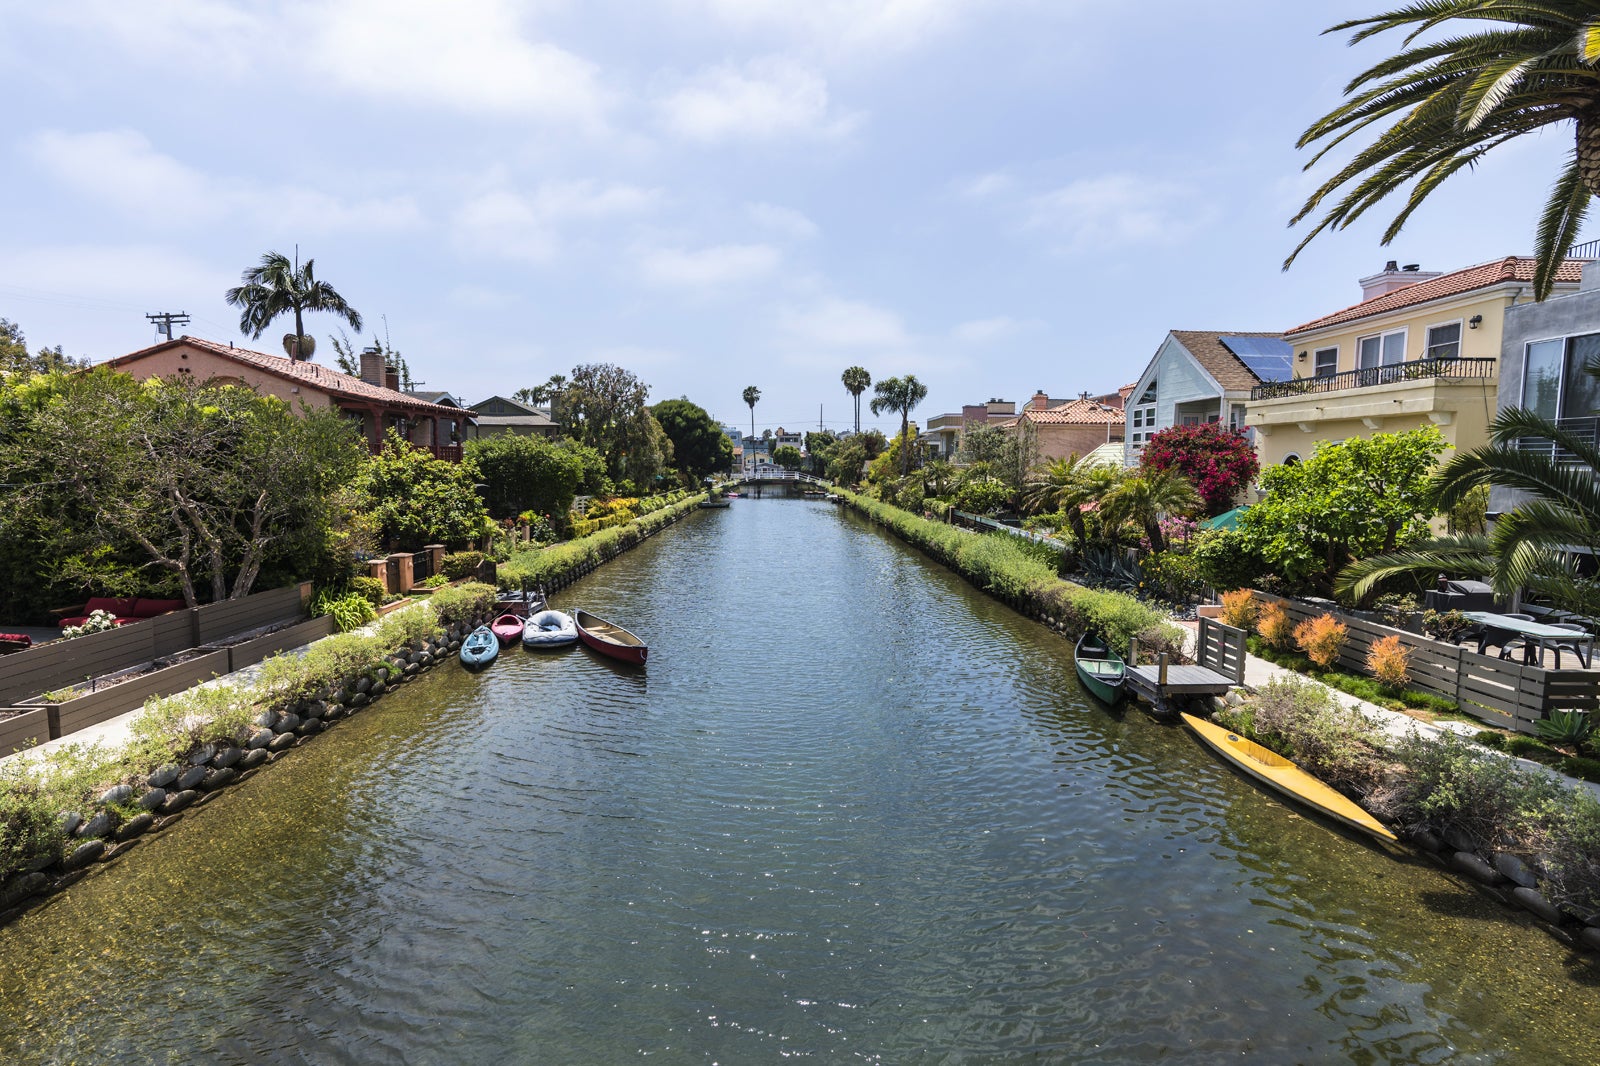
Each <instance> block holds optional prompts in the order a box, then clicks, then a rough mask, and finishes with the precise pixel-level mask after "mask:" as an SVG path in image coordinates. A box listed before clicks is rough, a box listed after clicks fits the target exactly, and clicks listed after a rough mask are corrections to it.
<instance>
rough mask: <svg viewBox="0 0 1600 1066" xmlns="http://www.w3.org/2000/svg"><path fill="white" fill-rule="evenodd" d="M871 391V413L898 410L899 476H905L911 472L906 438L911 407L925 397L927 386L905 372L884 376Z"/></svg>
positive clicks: (926, 395) (909, 446) (908, 432)
mask: <svg viewBox="0 0 1600 1066" xmlns="http://www.w3.org/2000/svg"><path fill="white" fill-rule="evenodd" d="M872 391H873V392H874V393H876V395H875V396H874V397H873V399H872V403H871V405H870V406H871V407H872V413H873V414H875V415H876V414H882V413H883V412H884V411H899V412H900V476H901V477H905V476H906V474H908V473H910V472H911V442H910V441H908V440H906V437H907V436H909V435H910V432H911V409H912V408H913V407H915V406H917V404H919V403H921V402H922V401H923V400H925V399H927V397H928V386H926V385H924V384H923V383H922V382H920V381H918V380H917V379H916V376H915V375H914V374H907V375H906V376H905V377H903V378H885V379H884V380H882V381H880V382H878V383H877V384H876V385H874V386H873V387H872Z"/></svg>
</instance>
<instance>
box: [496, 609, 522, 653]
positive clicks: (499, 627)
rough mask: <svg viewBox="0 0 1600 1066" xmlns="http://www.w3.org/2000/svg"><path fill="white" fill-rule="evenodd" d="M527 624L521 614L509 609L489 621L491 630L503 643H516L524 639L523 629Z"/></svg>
mask: <svg viewBox="0 0 1600 1066" xmlns="http://www.w3.org/2000/svg"><path fill="white" fill-rule="evenodd" d="M526 625H527V623H525V622H524V621H523V620H522V618H521V616H519V615H515V614H512V613H511V612H510V611H507V612H506V613H505V614H502V615H500V616H499V617H497V618H496V619H495V620H494V621H493V622H490V623H489V630H490V632H492V633H493V634H494V635H495V636H496V637H497V638H499V640H500V643H501V644H502V645H505V644H515V643H516V642H517V641H519V640H521V639H522V631H523V629H524V628H525V627H526Z"/></svg>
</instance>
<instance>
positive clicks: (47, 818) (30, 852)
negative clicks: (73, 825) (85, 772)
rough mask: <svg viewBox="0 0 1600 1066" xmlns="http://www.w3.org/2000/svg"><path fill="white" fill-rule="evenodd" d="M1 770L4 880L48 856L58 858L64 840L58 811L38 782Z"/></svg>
mask: <svg viewBox="0 0 1600 1066" xmlns="http://www.w3.org/2000/svg"><path fill="white" fill-rule="evenodd" d="M15 762H16V761H15V760H13V765H11V766H0V879H3V878H5V877H6V876H7V875H9V874H12V873H15V872H16V871H18V870H20V869H22V868H23V867H25V866H27V865H28V864H29V863H30V862H32V861H33V860H34V859H36V858H40V857H42V856H44V855H58V854H60V852H61V845H62V842H63V837H62V834H61V829H60V826H59V824H58V820H57V818H56V810H57V808H55V807H54V805H53V804H52V803H51V802H50V797H49V796H48V795H46V794H45V792H44V790H43V789H41V788H40V787H39V785H38V782H37V781H36V780H33V779H31V778H30V777H29V776H27V775H25V774H24V773H22V772H21V770H22V768H21V767H19V766H16V765H14V764H15Z"/></svg>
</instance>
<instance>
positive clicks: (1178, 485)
mask: <svg viewBox="0 0 1600 1066" xmlns="http://www.w3.org/2000/svg"><path fill="white" fill-rule="evenodd" d="M1202 506H1204V501H1203V500H1201V498H1200V494H1199V493H1198V492H1196V491H1195V488H1194V486H1193V485H1191V484H1190V483H1189V480H1188V479H1187V478H1185V477H1184V476H1183V475H1182V474H1180V473H1178V472H1177V471H1176V470H1172V469H1167V470H1149V469H1142V470H1139V471H1137V472H1136V473H1134V474H1133V475H1131V476H1129V477H1125V478H1122V479H1121V480H1119V481H1118V482H1117V484H1116V486H1115V487H1114V488H1112V489H1111V491H1109V492H1107V493H1106V495H1105V497H1104V499H1102V500H1101V507H1102V509H1103V510H1104V513H1105V516H1106V525H1107V526H1108V527H1109V528H1112V529H1115V528H1116V527H1117V526H1120V525H1122V523H1124V522H1135V523H1137V524H1138V525H1140V526H1142V527H1143V528H1144V535H1145V536H1146V537H1147V538H1149V541H1150V550H1151V551H1152V552H1162V551H1166V550H1167V539H1166V537H1165V536H1163V535H1162V533H1161V519H1162V518H1164V517H1167V516H1168V515H1176V514H1193V513H1194V512H1195V511H1197V510H1199V509H1200V508H1201V507H1202Z"/></svg>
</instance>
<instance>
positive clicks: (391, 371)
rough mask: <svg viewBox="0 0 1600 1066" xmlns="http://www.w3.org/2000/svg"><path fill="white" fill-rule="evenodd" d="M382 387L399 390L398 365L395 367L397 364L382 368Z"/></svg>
mask: <svg viewBox="0 0 1600 1066" xmlns="http://www.w3.org/2000/svg"><path fill="white" fill-rule="evenodd" d="M383 387H384V388H386V389H393V390H394V391H395V392H399V391H400V368H399V367H397V366H385V367H384V368H383Z"/></svg>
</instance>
